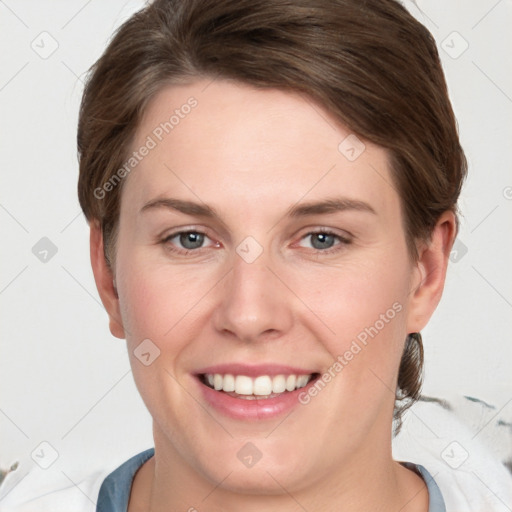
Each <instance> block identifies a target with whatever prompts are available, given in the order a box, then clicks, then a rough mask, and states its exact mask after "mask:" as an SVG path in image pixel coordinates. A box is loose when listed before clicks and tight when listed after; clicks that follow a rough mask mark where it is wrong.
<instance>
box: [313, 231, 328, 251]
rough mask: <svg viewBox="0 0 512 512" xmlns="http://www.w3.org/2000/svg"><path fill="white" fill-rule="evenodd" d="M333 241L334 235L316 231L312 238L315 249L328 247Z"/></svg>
mask: <svg viewBox="0 0 512 512" xmlns="http://www.w3.org/2000/svg"><path fill="white" fill-rule="evenodd" d="M333 242H334V235H328V234H327V233H316V234H315V235H313V238H312V241H311V243H312V245H313V247H314V248H315V249H329V248H330V247H332V244H333Z"/></svg>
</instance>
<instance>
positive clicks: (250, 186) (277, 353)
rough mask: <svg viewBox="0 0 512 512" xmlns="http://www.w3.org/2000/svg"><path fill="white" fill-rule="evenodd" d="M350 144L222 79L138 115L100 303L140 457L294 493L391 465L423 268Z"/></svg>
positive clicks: (384, 175) (307, 114)
mask: <svg viewBox="0 0 512 512" xmlns="http://www.w3.org/2000/svg"><path fill="white" fill-rule="evenodd" d="M191 98H193V99H191ZM184 105H189V107H190V108H188V107H184ZM177 109H178V110H177ZM176 110H177V112H176ZM173 115H174V118H172V119H171V116H173ZM169 119H171V123H172V124H167V125H165V124H162V123H165V122H169ZM164 126H165V127H166V128H167V131H166V129H164V128H163V127H164ZM167 132H168V133H167ZM347 137H348V139H347ZM340 143H341V146H340ZM361 144H362V141H358V140H356V139H354V136H353V135H351V132H350V131H349V130H348V129H346V128H344V127H343V126H341V125H339V124H338V123H337V122H336V121H335V120H334V119H333V118H332V117H330V115H329V114H328V113H327V112H326V111H325V110H323V109H322V108H320V107H319V106H318V105H315V104H313V103H312V102H311V101H308V100H306V99H305V98H303V97H301V96H299V95H295V94H291V93H288V92H281V91H277V90H265V91H263V90H256V89H253V88H251V87H249V86H246V85H240V84H235V83H232V82H228V81H214V82H213V83H209V82H206V81H199V82H196V83H193V84H190V85H186V86H185V85H183V86H173V87H169V88H167V89H164V90H162V91H161V92H160V94H159V95H158V96H156V97H155V98H154V99H153V101H152V102H151V103H150V105H149V106H148V108H147V111H146V112H145V115H144V118H143V120H142V122H141V124H140V126H139V129H138V132H137V137H136V140H135V141H134V143H133V148H132V149H133V150H134V151H138V154H139V156H140V162H138V164H137V165H136V167H135V168H134V169H133V170H132V171H131V172H130V174H129V175H128V177H127V178H125V179H126V182H125V183H124V189H123V193H122V200H121V213H120V224H119V234H118V240H117V253H116V261H115V279H116V283H117V290H118V294H119V300H118V302H117V306H115V307H118V308H119V315H120V318H121V320H120V323H121V324H122V327H123V330H124V331H123V334H124V335H125V336H126V339H127V343H128V349H129V354H130V358H131V364H132V368H133V374H134V378H135V381H136V384H137V386H138V389H139V391H140V393H141V395H142V397H143V399H144V401H145V403H146V405H147V407H148V409H149V412H150V413H151V415H152V416H153V418H154V435H155V446H156V449H157V451H159V452H160V453H161V454H166V455H165V456H168V457H169V460H170V461H171V460H172V461H175V462H174V463H179V464H180V465H181V467H182V468H187V471H190V472H192V473H194V474H196V475H201V477H203V478H205V479H207V480H209V481H212V482H219V481H221V480H224V479H226V477H227V476H228V475H229V478H227V479H226V480H225V482H224V484H223V485H224V486H225V487H227V488H230V489H233V490H238V491H240V490H244V491H245V492H249V491H258V492H261V491H262V490H267V491H269V492H278V490H279V486H278V484H276V481H277V482H279V483H280V485H282V486H283V487H285V488H286V489H287V490H289V492H293V491H294V490H298V489H300V488H304V487H305V486H309V485H312V484H315V483H319V482H321V481H325V480H326V475H339V473H340V471H345V470H347V471H348V468H355V467H360V466H361V463H362V461H364V460H366V461H371V460H372V459H373V458H375V457H376V454H379V455H382V456H389V457H390V436H391V421H392V412H393V405H394V390H395V387H396V379H397V372H398V365H399V362H400V356H401V353H402V350H403V344H404V341H405V338H406V335H407V333H409V332H415V331H418V330H419V329H420V328H421V327H422V326H423V325H419V323H421V322H422V321H423V320H421V319H419V315H418V314H417V308H416V306H417V304H416V303H415V301H417V293H416V292H415V289H416V287H417V286H418V285H419V283H420V280H421V277H422V269H421V268H420V266H419V265H418V264H417V263H414V262H412V261H411V259H410V257H409V253H408V250H407V245H406V239H405V234H404V229H403V219H402V214H401V208H400V200H399V197H398V195H397V192H396V190H395V188H394V186H393V181H392V177H391V172H390V169H389V167H388V158H387V153H386V151H385V150H384V149H382V148H380V147H377V146H375V145H372V144H371V143H369V142H367V141H364V147H363V146H362V145H361ZM142 146H146V147H147V148H149V149H148V150H147V151H145V150H140V148H141V147H142ZM351 148H352V149H351ZM142 153H144V155H142ZM354 157H356V158H354ZM423 277H424V276H423ZM114 309H115V308H114ZM144 340H145V341H144ZM141 343H142V345H141ZM141 354H144V355H141ZM139 358H140V359H139ZM141 361H142V362H141ZM214 388H217V389H214Z"/></svg>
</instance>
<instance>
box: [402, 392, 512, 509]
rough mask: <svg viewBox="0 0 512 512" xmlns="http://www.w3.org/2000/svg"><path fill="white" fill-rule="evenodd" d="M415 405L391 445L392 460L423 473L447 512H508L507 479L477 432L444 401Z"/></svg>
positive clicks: (511, 495)
mask: <svg viewBox="0 0 512 512" xmlns="http://www.w3.org/2000/svg"><path fill="white" fill-rule="evenodd" d="M442 402H443V403H444V405H443V404H442V403H440V402H439V401H428V402H418V403H417V404H415V405H414V406H413V407H412V408H411V409H410V410H409V411H408V412H407V414H406V417H405V418H404V423H403V426H402V430H401V432H400V433H399V434H398V436H397V437H396V438H395V439H394V440H393V456H394V458H395V459H397V460H404V461H410V462H413V463H415V464H419V465H421V466H423V467H424V468H426V469H427V470H428V472H429V473H430V474H431V475H432V478H433V479H434V480H435V482H436V484H437V485H438V487H439V489H440V491H441V494H442V496H443V499H444V501H445V504H446V509H447V511H448V512H450V511H454V512H458V511H461V510H464V511H467V512H484V511H485V512H507V511H510V508H508V506H509V504H510V503H512V475H511V473H510V472H509V471H508V470H507V468H506V467H505V466H504V465H503V464H502V463H501V461H500V460H499V459H497V458H496V456H495V455H493V454H492V453H491V451H490V450H489V449H488V448H487V447H486V446H485V445H484V444H483V443H482V442H481V440H480V438H481V436H480V435H479V431H478V429H476V428H474V427H473V426H472V425H469V424H468V423H466V422H465V421H464V418H461V417H460V415H459V414H456V413H455V410H454V408H452V407H446V401H442Z"/></svg>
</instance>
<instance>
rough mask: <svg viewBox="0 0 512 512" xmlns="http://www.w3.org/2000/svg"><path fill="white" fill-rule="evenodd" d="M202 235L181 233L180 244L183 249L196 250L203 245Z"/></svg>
mask: <svg viewBox="0 0 512 512" xmlns="http://www.w3.org/2000/svg"><path fill="white" fill-rule="evenodd" d="M203 241H204V235H202V234H201V233H193V232H190V233H183V234H182V235H180V243H181V245H182V246H183V247H184V248H185V249H197V248H198V247H201V245H203Z"/></svg>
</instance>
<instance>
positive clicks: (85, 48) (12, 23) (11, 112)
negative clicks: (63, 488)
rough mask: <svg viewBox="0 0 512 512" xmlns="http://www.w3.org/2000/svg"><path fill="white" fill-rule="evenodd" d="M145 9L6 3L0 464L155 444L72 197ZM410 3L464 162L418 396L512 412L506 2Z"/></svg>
mask: <svg viewBox="0 0 512 512" xmlns="http://www.w3.org/2000/svg"><path fill="white" fill-rule="evenodd" d="M139 5H141V2H132V1H130V2H123V1H119V0H116V1H113V0H110V1H108V2H100V1H99V0H89V1H84V0H73V1H70V0H66V1H63V0H61V1H48V0H46V1H36V0H34V1H28V0H23V1H14V0H5V1H0V24H1V25H0V44H1V47H2V48H3V51H2V65H1V68H0V108H1V126H0V129H1V133H0V144H1V153H0V169H1V172H0V180H1V184H0V225H1V230H2V231H1V232H2V241H1V247H2V250H1V252H0V258H1V260H0V308H1V309H0V311H1V324H0V325H1V331H0V333H1V358H0V390H1V403H0V436H1V439H2V449H1V451H0V467H2V468H6V467H8V466H9V465H10V464H11V463H12V462H14V461H15V460H20V461H22V460H29V459H30V456H31V454H32V453H37V452H38V450H39V451H40V450H41V445H40V443H41V442H46V443H49V444H50V445H51V447H52V448H50V447H48V445H43V447H44V449H45V450H46V454H47V457H50V458H51V457H57V461H56V463H55V464H56V467H60V468H63V469H64V468H67V467H69V466H76V465H77V464H79V465H80V466H81V467H84V468H87V467H97V466H105V465H108V466H109V467H114V466H115V465H117V464H118V463H119V462H121V461H123V460H125V459H126V458H127V457H128V456H130V455H132V454H134V453H136V452H138V451H141V450H143V449H145V448H148V447H149V446H152V435H151V421H150V417H149V415H148V413H147V412H146V410H145V408H144V406H143V404H142V400H141V399H140V397H139V395H138V392H137V390H136V388H135V385H134V383H133V379H132V375H131V371H130V367H129V363H128V357H127V354H126V347H125V343H124V341H122V340H117V339H115V338H113V337H112V336H111V335H110V333H109V331H108V324H107V316H106V313H105V311H104V309H103V307H102V305H101V303H100V300H99V297H98V294H97V292H96V289H95V285H94V281H93V276H92V272H91V269H90V264H89V252H88V251H89V248H88V228H87V225H86V222H85V220H84V218H83V216H82V214H81V211H80V208H79V205H78V201H77V198H76V183H77V158H76V146H75V136H76V123H77V110H78V104H79V101H80V96H81V91H82V85H83V84H82V80H83V78H84V74H85V72H86V70H87V69H88V68H89V66H90V65H91V64H92V63H93V62H94V61H95V60H96V59H97V58H98V57H99V56H100V54H101V52H102V51H103V49H104V48H105V45H106V43H107V41H108V39H109V37H110V35H111V34H112V32H113V30H114V29H115V28H116V27H117V26H118V25H119V24H120V23H121V22H122V21H124V20H125V19H126V18H127V17H128V16H129V15H130V14H131V13H132V12H133V11H134V10H135V9H136V8H137V7H138V6H139ZM406 5H407V6H408V7H409V8H410V10H411V12H413V14H414V15H415V16H416V17H417V18H418V19H419V20H420V21H421V22H423V23H424V24H425V25H426V26H427V27H428V28H429V30H430V31H431V32H432V33H433V34H434V36H435V38H436V40H437V42H438V45H439V48H440V54H441V57H442V60H443V64H444V67H445V72H446V75H447V80H448V83H449V90H450V95H451V98H452V101H453V105H454V109H455V112H456V115H457V118H458V121H459V126H460V134H461V140H462V143H463V146H464V148H465V150H466V153H467V157H468V160H469V166H470V170H469V179H468V181H467V183H466V185H465V187H464V190H463V193H462V197H461V200H460V206H461V210H462V214H463V216H462V218H461V229H460V233H459V237H458V239H457V242H456V252H454V253H453V254H452V262H451V264H450V268H449V273H448V279H447V283H446V289H445V293H444V297H443V299H442V302H441V304H440V307H439V308H438V311H437V312H436V313H435V315H434V317H433V319H432V321H431V322H430V324H429V326H428V328H427V329H425V331H424V332H423V335H424V341H425V350H426V380H425V386H424V392H425V393H426V394H429V395H433V396H447V395H450V394H455V395H471V396H474V397H478V398H480V399H482V400H485V401H488V402H490V403H492V404H494V405H495V406H496V410H500V411H501V412H506V411H507V410H508V411H509V412H511V409H512V383H511V377H510V366H511V365H510V363H511V361H512V339H511V335H510V333H511V332H512V314H511V313H512V286H511V284H512V270H511V265H510V261H511V254H512V237H511V236H510V233H512V173H511V168H510V165H511V161H512V158H511V155H510V147H511V143H510V141H511V140H512V127H511V123H510V118H511V112H512V76H511V70H510V48H511V47H512V36H511V32H510V29H509V27H510V26H511V23H512V1H510V0H501V1H496V0H482V1H468V0H464V1H463V0H460V1H454V0H452V1H447V0H436V1H432V0H431V1H426V0H425V1H420V0H418V1H417V2H415V3H414V4H413V3H412V2H408V3H406ZM466 46H467V48H466ZM52 449H53V450H55V454H54V455H52V454H53V452H52Z"/></svg>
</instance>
